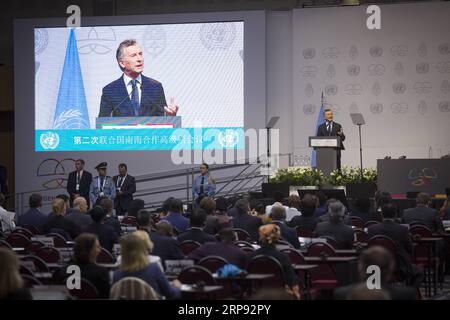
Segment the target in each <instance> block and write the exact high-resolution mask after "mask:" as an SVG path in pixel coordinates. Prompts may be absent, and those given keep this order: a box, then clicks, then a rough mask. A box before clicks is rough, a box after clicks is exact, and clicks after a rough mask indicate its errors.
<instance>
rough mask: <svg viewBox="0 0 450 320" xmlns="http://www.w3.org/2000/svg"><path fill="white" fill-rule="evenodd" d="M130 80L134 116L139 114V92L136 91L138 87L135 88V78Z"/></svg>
mask: <svg viewBox="0 0 450 320" xmlns="http://www.w3.org/2000/svg"><path fill="white" fill-rule="evenodd" d="M130 82H131V90H132V91H131V104H132V105H133V108H134V114H135V115H136V116H139V109H140V108H139V92H138V88H137V85H136V83H137V80H136V79H133V80H131V81H130Z"/></svg>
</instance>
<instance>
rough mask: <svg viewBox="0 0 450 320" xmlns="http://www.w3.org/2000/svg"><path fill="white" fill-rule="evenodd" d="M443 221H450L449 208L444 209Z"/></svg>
mask: <svg viewBox="0 0 450 320" xmlns="http://www.w3.org/2000/svg"><path fill="white" fill-rule="evenodd" d="M444 220H450V208H447V209H445V211H444Z"/></svg>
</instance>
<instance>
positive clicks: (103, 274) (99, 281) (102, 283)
mask: <svg viewBox="0 0 450 320" xmlns="http://www.w3.org/2000/svg"><path fill="white" fill-rule="evenodd" d="M70 265H77V266H78V267H80V271H81V278H83V279H86V280H88V281H89V282H90V283H92V284H93V285H94V287H95V288H96V289H97V291H98V294H99V298H100V299H108V298H109V289H110V284H109V283H110V281H109V271H108V269H106V268H104V267H101V266H99V265H97V264H96V263H77V262H75V261H71V262H70V263H69V264H68V266H70ZM68 266H65V267H63V268H61V269H59V270H57V271H55V273H54V278H55V279H56V280H57V281H58V282H61V283H64V284H65V283H66V279H67V278H68V277H69V276H70V275H71V273H67V267H68Z"/></svg>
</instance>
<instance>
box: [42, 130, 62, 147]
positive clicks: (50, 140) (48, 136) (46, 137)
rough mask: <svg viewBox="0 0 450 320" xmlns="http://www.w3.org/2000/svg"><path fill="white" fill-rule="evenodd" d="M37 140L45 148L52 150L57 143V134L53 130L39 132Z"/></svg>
mask: <svg viewBox="0 0 450 320" xmlns="http://www.w3.org/2000/svg"><path fill="white" fill-rule="evenodd" d="M39 141H40V142H41V146H42V148H44V149H45V150H54V149H56V148H57V147H58V145H59V135H58V134H57V133H55V132H45V133H42V134H41V137H40V139H39Z"/></svg>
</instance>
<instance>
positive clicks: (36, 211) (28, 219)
mask: <svg viewBox="0 0 450 320" xmlns="http://www.w3.org/2000/svg"><path fill="white" fill-rule="evenodd" d="M29 206H30V209H29V210H28V211H27V212H25V213H24V214H21V215H19V217H18V225H19V226H24V225H30V226H33V227H35V228H37V229H39V230H40V231H42V226H43V225H44V223H45V222H47V219H48V218H47V216H46V215H45V214H43V213H42V212H41V210H40V208H41V207H42V196H41V195H40V194H38V193H33V194H32V195H31V196H30V198H29Z"/></svg>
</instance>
